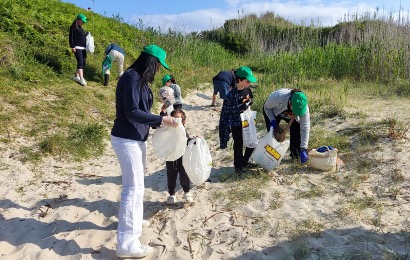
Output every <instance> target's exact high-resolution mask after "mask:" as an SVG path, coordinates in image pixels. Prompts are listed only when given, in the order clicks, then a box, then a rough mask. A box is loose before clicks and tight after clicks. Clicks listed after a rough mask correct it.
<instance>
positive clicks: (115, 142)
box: [111, 136, 147, 253]
mask: <svg viewBox="0 0 410 260" xmlns="http://www.w3.org/2000/svg"><path fill="white" fill-rule="evenodd" d="M111 145H112V148H113V149H114V152H115V154H116V155H117V158H118V162H119V164H120V167H121V172H122V192H121V201H120V210H119V214H118V228H117V252H121V253H139V252H141V250H142V249H141V242H140V240H139V237H140V236H141V233H142V218H143V203H142V200H143V197H144V175H145V163H146V155H147V144H146V142H141V141H134V140H130V139H124V138H119V137H115V136H111Z"/></svg>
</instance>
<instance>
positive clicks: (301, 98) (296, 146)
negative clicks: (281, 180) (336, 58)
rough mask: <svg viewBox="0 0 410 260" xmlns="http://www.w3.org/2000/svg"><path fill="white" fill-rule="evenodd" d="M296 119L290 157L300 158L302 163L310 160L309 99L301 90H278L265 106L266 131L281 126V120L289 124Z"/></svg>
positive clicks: (292, 133)
mask: <svg viewBox="0 0 410 260" xmlns="http://www.w3.org/2000/svg"><path fill="white" fill-rule="evenodd" d="M293 115H295V116H296V118H295V120H294V121H293V122H292V124H291V126H290V156H291V157H292V158H293V159H297V158H299V157H300V162H301V163H306V162H307V161H308V159H309V155H308V152H307V149H308V145H309V133H310V113H309V106H308V99H307V97H306V96H305V94H303V93H302V91H300V90H299V89H287V88H282V89H278V90H276V91H274V92H272V93H271V94H270V96H269V97H268V98H267V100H266V101H265V103H264V105H263V116H264V118H265V123H266V129H267V130H268V132H269V130H270V128H271V127H273V129H275V128H277V127H278V126H279V123H280V121H281V120H284V121H286V122H289V121H290V119H291V117H292V116H293Z"/></svg>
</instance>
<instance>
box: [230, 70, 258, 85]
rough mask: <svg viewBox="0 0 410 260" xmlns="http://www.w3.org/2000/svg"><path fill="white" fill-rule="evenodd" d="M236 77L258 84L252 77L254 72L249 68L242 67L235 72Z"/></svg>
mask: <svg viewBox="0 0 410 260" xmlns="http://www.w3.org/2000/svg"><path fill="white" fill-rule="evenodd" d="M235 75H236V76H238V77H240V78H245V79H247V80H249V81H250V82H252V83H253V82H256V78H255V77H254V76H253V75H252V70H251V69H250V68H249V67H246V66H242V67H239V68H237V69H236V70H235Z"/></svg>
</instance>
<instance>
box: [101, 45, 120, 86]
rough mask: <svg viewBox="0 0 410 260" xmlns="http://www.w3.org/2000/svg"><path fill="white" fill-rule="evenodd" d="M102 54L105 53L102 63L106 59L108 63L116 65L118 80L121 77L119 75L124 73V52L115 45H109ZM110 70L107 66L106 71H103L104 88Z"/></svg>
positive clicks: (108, 78)
mask: <svg viewBox="0 0 410 260" xmlns="http://www.w3.org/2000/svg"><path fill="white" fill-rule="evenodd" d="M104 53H105V57H104V61H105V60H106V59H109V61H110V63H112V62H116V63H117V69H118V78H119V77H121V75H122V74H123V73H124V55H125V51H124V50H123V49H122V48H121V47H120V46H118V45H117V44H114V43H111V44H110V45H108V47H107V48H105V51H104ZM107 56H108V57H107ZM104 61H103V64H104ZM103 66H104V65H103ZM110 68H111V64H110V66H107V69H105V70H104V86H107V85H108V82H109V80H110V74H111V73H110Z"/></svg>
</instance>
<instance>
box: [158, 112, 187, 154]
mask: <svg viewBox="0 0 410 260" xmlns="http://www.w3.org/2000/svg"><path fill="white" fill-rule="evenodd" d="M175 120H177V122H178V126H177V127H172V126H163V127H160V128H157V130H155V132H154V134H153V136H152V146H153V148H154V153H155V154H156V155H157V156H158V158H159V159H161V160H164V161H175V160H176V159H178V158H180V157H181V156H182V155H184V153H185V150H186V143H187V140H188V139H187V137H186V133H185V127H184V126H183V125H182V119H181V118H175Z"/></svg>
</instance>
